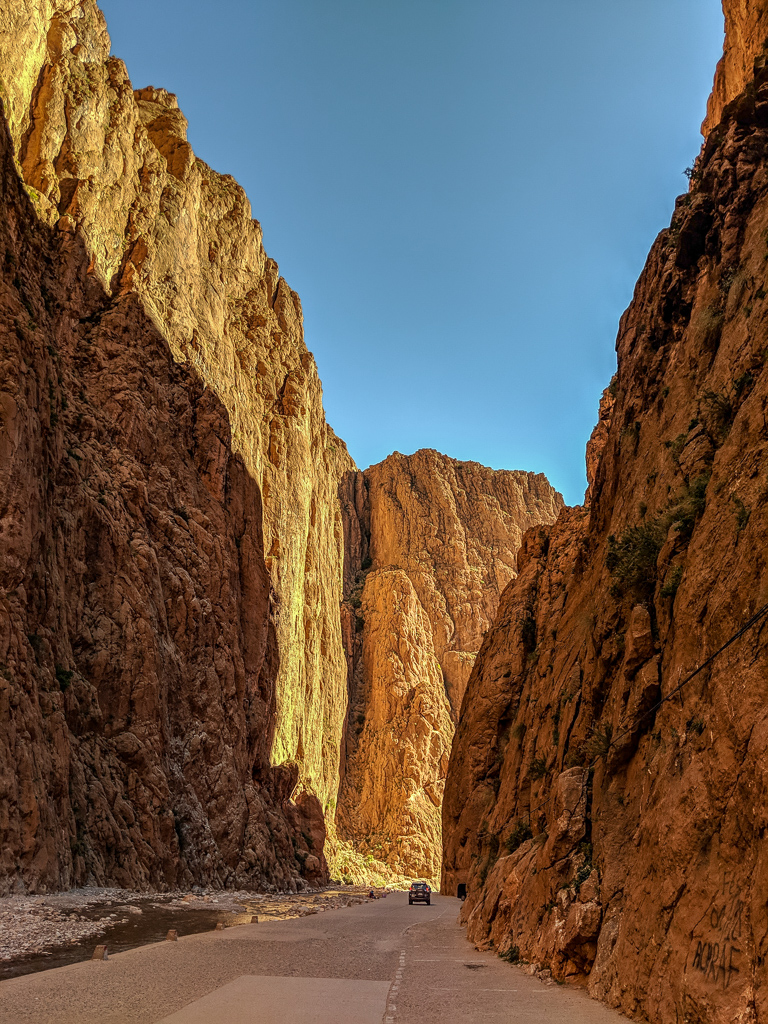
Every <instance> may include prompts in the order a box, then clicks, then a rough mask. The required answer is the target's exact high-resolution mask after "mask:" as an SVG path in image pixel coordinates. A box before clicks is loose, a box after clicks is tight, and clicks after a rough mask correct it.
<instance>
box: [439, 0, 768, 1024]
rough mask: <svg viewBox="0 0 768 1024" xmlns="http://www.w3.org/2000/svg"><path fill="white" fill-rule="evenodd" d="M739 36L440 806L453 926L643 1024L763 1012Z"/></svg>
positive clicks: (762, 148) (764, 120) (758, 579)
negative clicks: (569, 504) (570, 481)
mask: <svg viewBox="0 0 768 1024" xmlns="http://www.w3.org/2000/svg"><path fill="white" fill-rule="evenodd" d="M737 11H741V12H742V14H745V15H748V17H747V18H746V20H744V21H742V22H739V21H738V19H737V20H736V24H737V25H739V24H741V25H742V26H743V25H745V24H750V25H752V26H753V27H754V30H755V31H757V30H758V28H759V26H761V25H763V24H764V19H765V18H766V5H765V4H763V3H760V4H757V3H755V4H743V3H742V4H740V5H736V4H734V5H732V9H731V10H730V12H729V9H728V5H726V13H728V14H729V25H730V26H731V27H732V26H733V24H734V19H735V18H736V12H737ZM760 31H762V29H760ZM758 44H762V39H761V38H756V37H753V38H752V39H751V41H750V46H749V49H748V52H745V53H742V54H741V56H740V57H739V60H736V59H735V55H736V51H737V50H738V48H739V46H740V43H739V37H738V35H737V36H736V37H730V38H729V41H728V44H727V45H726V54H727V56H726V65H725V67H726V70H727V69H728V68H729V67H732V66H741V65H743V66H744V67H749V66H751V65H750V58H751V55H752V54H754V53H755V52H758V53H759V55H758V58H757V61H756V63H755V74H754V78H753V79H752V80H751V81H750V82H749V83H748V87H747V88H746V89H745V90H744V92H743V93H742V94H741V95H740V96H737V97H735V98H734V97H733V96H732V95H730V92H732V91H733V90H734V89H736V88H738V82H739V81H740V80H739V79H738V78H737V79H735V80H731V79H730V78H726V80H727V81H728V82H729V83H730V84H729V87H728V88H729V90H730V92H729V94H728V95H725V96H724V100H723V102H725V100H730V102H728V103H727V105H725V106H724V107H723V108H722V111H721V120H720V122H719V124H717V125H716V126H715V125H714V124H710V126H709V134H708V138H707V141H706V143H705V145H704V148H703V150H702V153H701V155H700V156H699V158H698V159H697V161H696V164H695V167H694V173H693V177H692V180H691V188H690V191H689V193H688V194H687V195H684V196H681V197H680V198H679V199H678V201H677V204H676V208H675V213H674V216H673V218H672V223H671V225H670V227H669V228H668V229H666V230H664V231H662V232H661V234H660V235H659V237H658V238H657V240H656V242H655V243H654V246H653V248H652V250H651V253H650V255H649V258H648V261H647V264H646V266H645V269H644V271H643V274H642V276H641V278H640V280H639V282H638V285H637V287H636V290H635V295H634V298H633V301H632V304H631V305H630V307H629V309H628V310H627V312H626V313H625V315H624V317H623V318H622V321H621V324H620V329H619V334H618V340H617V351H618V372H617V375H616V377H615V378H614V380H613V381H612V383H611V386H610V388H609V389H608V392H607V393H606V395H605V396H604V401H603V404H602V406H601V422H600V425H599V427H598V428H597V429H596V431H595V433H594V434H593V438H592V440H591V442H590V446H589V449H588V468H589V471H590V472H589V477H590V489H589V493H588V499H587V502H586V503H585V505H584V506H583V507H580V508H575V509H568V510H565V511H563V512H562V513H561V514H560V516H559V518H558V520H557V522H556V523H555V525H554V526H552V527H551V528H545V527H537V528H535V529H534V530H532V531H530V532H529V533H528V534H527V535H526V537H525V538H524V540H523V546H522V549H521V552H520V555H519V559H518V569H519V575H518V577H517V579H516V580H515V581H514V582H513V583H512V584H511V585H510V586H509V587H508V588H507V590H506V591H505V592H504V594H503V596H502V599H501V602H500V606H499V612H498V616H497V619H496V621H495V623H494V625H493V627H492V628H491V629H490V630H489V632H488V634H487V635H486V638H485V640H484V642H483V644H482V647H481V649H480V652H479V655H478V657H477V660H476V663H475V667H474V670H473V672H472V676H471V678H470V680H469V684H468V688H467V691H466V694H465V697H464V702H463V705H462V714H461V718H460V721H459V725H458V729H457V733H456V738H455V741H454V747H453V753H452V756H451V761H450V765H449V770H448V776H447V781H446V790H445V800H444V805H443V810H444V816H443V831H444V837H445V851H444V863H443V885H444V888H445V891H451V892H455V891H456V888H455V887H456V886H457V884H459V883H462V882H463V883H466V884H467V885H468V889H469V895H468V898H467V901H466V903H465V904H464V906H463V910H462V917H463V920H464V921H465V922H466V924H467V929H468V934H469V936H470V938H471V939H473V940H474V941H475V942H476V943H478V944H479V945H481V946H483V947H485V948H494V949H497V950H498V951H499V953H500V954H501V955H504V956H506V957H507V958H508V959H510V960H513V961H514V960H516V959H518V958H519V957H522V958H525V959H526V960H529V961H532V962H535V963H537V964H538V965H539V967H540V968H545V969H548V970H550V971H551V972H552V974H553V975H554V976H555V977H556V978H558V979H572V980H574V981H578V982H580V983H582V984H585V985H587V986H588V989H589V991H590V993H591V994H592V995H593V996H595V997H597V998H599V999H601V1000H604V1001H605V1002H607V1003H609V1004H610V1005H612V1006H615V1007H618V1008H620V1009H621V1010H623V1011H624V1012H626V1013H628V1014H630V1015H631V1016H634V1017H636V1018H638V1019H643V1020H650V1021H653V1022H659V1024H661V1022H668V1021H670V1020H685V1021H688V1022H697V1024H704V1022H707V1024H733V1022H737V1021H738V1022H758V1021H762V1020H766V1019H768V997H767V996H766V992H768V987H767V986H766V984H765V983H766V981H768V978H767V977H766V970H767V968H766V953H767V951H766V943H767V942H768V911H767V910H766V903H765V895H764V893H765V884H766V883H765V873H766V871H768V860H767V859H766V848H765V841H764V837H765V833H766V830H768V816H767V815H766V807H767V806H768V804H767V803H766V793H765V789H766V785H767V784H768V777H767V776H766V763H768V759H767V757H766V755H767V754H768V750H767V747H768V711H767V710H766V708H767V707H768V705H767V704H766V694H765V688H766V680H768V646H767V645H766V638H767V637H768V617H766V616H765V615H763V616H762V617H758V619H757V620H756V621H754V622H752V624H751V625H749V627H748V628H747V629H746V631H745V632H744V633H743V634H742V635H739V631H740V630H741V628H742V627H743V626H744V625H745V624H749V623H750V620H751V619H752V617H753V616H755V615H756V614H758V615H759V613H760V612H761V611H762V610H763V609H764V607H765V606H766V604H768V566H767V565H766V551H768V514H767V508H768V369H767V368H766V362H767V360H766V352H768V302H767V301H766V300H767V299H768V280H767V278H768V69H767V68H766V63H765V56H764V54H763V52H762V46H761V45H758ZM728 55H730V56H728ZM739 62H741V64H740V63H739ZM718 74H719V79H718V81H719V82H722V81H723V80H724V79H723V75H724V74H725V72H724V71H723V70H722V68H721V70H720V71H719V72H718ZM729 74H730V72H729ZM734 81H735V82H736V83H737V84H733V82H734ZM742 84H743V83H742ZM719 87H720V86H718V88H719ZM718 102H719V101H718ZM715 109H719V108H717V107H715V106H713V107H711V110H715ZM714 116H715V115H713V117H714ZM734 637H735V640H734V642H733V643H730V645H728V646H727V647H726V646H725V645H726V644H727V643H728V641H730V640H731V639H732V638H734ZM721 648H724V649H722V650H721ZM710 659H712V660H710ZM699 667H702V671H700V672H699V673H698V674H696V675H695V676H694V677H693V678H691V679H690V680H689V681H688V682H686V680H687V679H688V677H689V676H690V675H691V674H692V673H693V672H694V671H695V670H696V669H697V668H699ZM681 686H682V688H680V687H681Z"/></svg>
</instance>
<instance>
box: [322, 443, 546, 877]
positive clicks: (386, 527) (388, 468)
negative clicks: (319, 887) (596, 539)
mask: <svg viewBox="0 0 768 1024" xmlns="http://www.w3.org/2000/svg"><path fill="white" fill-rule="evenodd" d="M343 504H344V505H345V508H346V519H347V522H348V526H347V528H346V532H347V549H348V553H349V556H350V557H349V559H348V565H347V569H346V581H345V593H346V598H347V600H346V602H345V606H344V609H343V614H344V616H345V622H346V631H345V636H346V646H347V651H348V654H349V660H350V707H349V718H348V727H347V734H346V745H345V758H344V773H343V777H342V781H341V788H340V796H339V806H338V813H337V816H336V825H337V830H338V834H339V837H340V838H343V839H346V840H348V841H351V842H352V844H353V847H354V849H355V850H356V851H357V852H358V853H361V854H363V855H366V856H368V857H371V858H373V860H374V862H375V863H374V864H372V865H370V867H369V870H374V871H375V870H379V871H383V872H384V873H386V872H387V871H389V872H392V873H394V874H395V875H405V876H408V877H426V878H430V879H433V880H436V879H437V878H439V873H440V855H441V824H440V816H441V811H440V808H441V804H442V796H443V787H444V784H445V775H446V770H447V766H448V755H449V752H450V748H451V741H452V738H453V732H454V727H455V723H456V721H457V720H458V714H459V710H460V708H461V701H462V697H463V694H464V688H465V686H466V682H467V679H468V678H469V672H470V671H471V667H472V664H473V662H474V658H475V654H476V652H477V650H478V648H479V646H480V643H481V641H482V638H483V635H484V633H485V631H486V630H487V629H488V627H489V625H490V624H491V622H492V621H493V617H494V614H495V612H496V608H497V606H498V602H499V597H500V595H501V593H502V591H503V590H504V588H505V587H506V585H507V583H508V582H509V581H510V580H511V579H513V578H514V576H515V571H516V570H515V566H516V557H517V549H518V547H519V544H520V540H521V538H522V536H523V533H524V532H525V530H526V529H528V527H529V526H531V525H533V524H538V523H542V522H544V523H551V522H552V521H553V520H554V518H555V516H556V515H557V512H558V511H559V509H560V508H562V504H563V502H562V498H561V496H560V495H559V494H558V493H557V492H556V491H555V490H554V489H553V488H552V487H551V486H550V484H549V483H548V482H547V480H546V478H545V477H543V476H542V475H540V474H533V473H522V472H510V471H494V470H491V469H488V468H487V467H485V466H480V465H479V464H478V463H472V462H457V461H456V460H454V459H450V458H448V457H446V456H444V455H440V454H438V453H437V452H434V451H419V452H416V454H414V455H411V456H407V457H406V456H403V455H400V454H398V453H396V454H394V455H391V456H390V457H389V458H387V459H385V460H384V462H382V463H380V464H379V465H377V466H372V467H371V468H370V469H367V470H366V471H365V473H362V474H355V475H350V479H349V480H348V482H347V486H346V490H345V497H344V502H343Z"/></svg>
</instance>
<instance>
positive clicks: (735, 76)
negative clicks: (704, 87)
mask: <svg viewBox="0 0 768 1024" xmlns="http://www.w3.org/2000/svg"><path fill="white" fill-rule="evenodd" d="M723 14H724V15H725V46H724V47H723V56H722V57H721V59H720V61H719V63H718V65H717V71H716V72H715V81H714V85H713V87H712V94H711V95H710V97H709V102H708V103H707V116H706V118H705V120H704V123H703V125H702V126H701V130H702V134H703V135H705V136H707V135H709V133H710V132H711V131H712V129H713V128H715V127H716V126H717V125H718V124H719V123H720V121H721V119H722V116H723V110H724V108H725V107H726V106H727V104H729V103H730V102H731V101H732V100H734V99H735V98H736V97H737V96H739V95H740V94H741V93H742V92H743V91H744V90H745V89H746V88H748V87H749V85H750V83H751V82H752V71H753V65H754V62H755V58H756V57H759V56H760V54H761V53H762V51H763V47H764V46H765V41H766V39H768V9H766V7H765V5H764V4H763V3H762V0H723Z"/></svg>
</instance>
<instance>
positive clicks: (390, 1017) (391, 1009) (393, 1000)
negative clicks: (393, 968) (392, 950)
mask: <svg viewBox="0 0 768 1024" xmlns="http://www.w3.org/2000/svg"><path fill="white" fill-rule="evenodd" d="M404 970H405V950H404V949H401V950H400V963H399V964H398V967H397V972H396V973H395V980H394V981H393V982H392V985H391V986H390V989H389V995H388V996H387V1008H386V1011H385V1013H386V1016H385V1017H384V1024H395V1014H396V1013H397V995H398V992H399V991H400V982H401V981H402V980H403V971H404Z"/></svg>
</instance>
